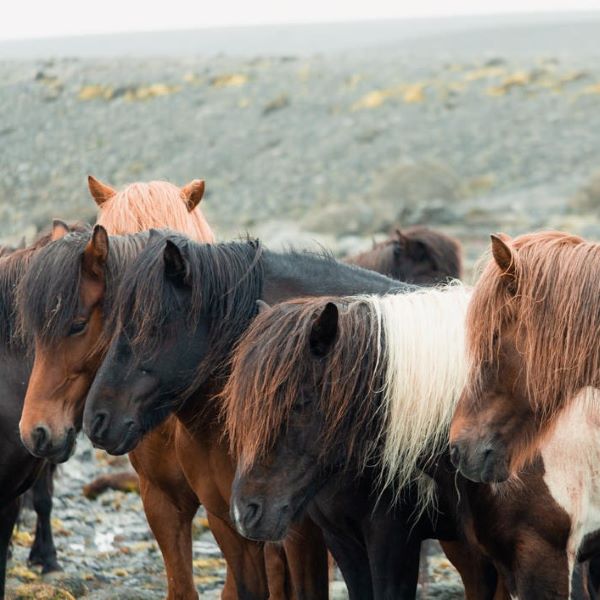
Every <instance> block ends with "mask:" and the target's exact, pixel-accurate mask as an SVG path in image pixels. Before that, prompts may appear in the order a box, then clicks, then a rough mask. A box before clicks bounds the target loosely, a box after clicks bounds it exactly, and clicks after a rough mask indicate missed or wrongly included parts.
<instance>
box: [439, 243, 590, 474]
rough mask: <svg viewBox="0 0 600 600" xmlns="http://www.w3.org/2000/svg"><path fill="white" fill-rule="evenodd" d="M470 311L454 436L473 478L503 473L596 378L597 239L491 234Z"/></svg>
mask: <svg viewBox="0 0 600 600" xmlns="http://www.w3.org/2000/svg"><path fill="white" fill-rule="evenodd" d="M492 257H493V258H492V260H490V261H489V262H488V264H487V266H486V267H485V270H484V271H483V273H482V275H481V278H480V280H479V282H478V284H477V286H476V288H475V293H474V296H473V303H472V305H471V308H470V310H469V315H468V320H467V335H468V343H469V352H470V355H471V359H472V369H471V374H470V376H469V385H468V387H467V388H466V390H465V393H464V395H463V397H462V399H461V401H460V403H459V405H458V409H457V412H456V415H455V418H454V422H453V426H452V432H451V442H452V444H453V454H454V457H455V460H456V461H457V462H459V463H460V468H461V470H462V471H463V473H464V474H465V475H466V476H467V477H470V478H472V479H474V480H481V481H503V480H505V479H507V478H508V477H509V476H510V475H512V474H515V473H517V472H518V471H519V470H520V469H521V468H522V467H523V465H525V464H527V463H528V462H529V461H530V460H531V458H532V457H533V456H535V455H536V453H537V452H538V451H539V448H540V445H541V444H542V443H543V440H544V438H545V437H546V436H547V435H548V434H549V433H551V431H552V428H553V426H554V424H555V423H556V421H557V419H558V418H559V417H560V416H561V414H562V412H563V411H564V410H565V409H566V408H567V407H568V406H570V404H571V403H572V402H573V401H576V398H577V394H578V392H579V391H580V390H581V389H582V388H584V387H586V386H595V387H598V385H600V344H598V341H597V337H598V332H600V308H598V306H599V304H600V244H596V243H590V242H586V241H585V240H583V239H582V238H580V237H577V236H573V235H569V234H567V233H560V232H544V233H533V234H526V235H523V236H520V237H518V238H516V239H515V240H510V238H508V237H507V236H503V235H498V236H492Z"/></svg>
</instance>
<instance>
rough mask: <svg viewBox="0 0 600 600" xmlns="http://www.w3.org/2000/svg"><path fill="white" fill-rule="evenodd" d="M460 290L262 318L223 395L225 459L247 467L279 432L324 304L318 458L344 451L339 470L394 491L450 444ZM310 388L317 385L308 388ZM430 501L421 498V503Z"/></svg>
mask: <svg viewBox="0 0 600 600" xmlns="http://www.w3.org/2000/svg"><path fill="white" fill-rule="evenodd" d="M468 298H469V291H468V290H466V289H465V288H464V287H463V286H461V285H451V286H449V287H445V288H439V289H428V290H422V291H418V292H413V293H407V294H398V295H389V296H363V297H353V298H341V299H340V298H335V299H332V298H317V299H302V300H296V301H292V302H286V303H282V304H280V305H277V306H276V307H274V308H273V309H272V310H271V311H268V312H266V313H263V314H261V315H260V316H259V317H258V318H257V319H256V320H255V321H254V323H253V324H252V326H251V328H250V329H249V331H248V332H247V334H246V335H245V336H244V338H243V339H242V340H241V341H240V343H239V345H238V348H237V351H236V353H235V355H234V357H233V362H232V372H231V375H230V377H229V380H228V383H227V385H226V387H225V389H224V391H223V394H222V395H223V400H224V414H225V420H226V428H227V431H228V433H229V437H230V443H231V449H232V452H233V453H234V455H235V456H236V457H238V459H239V461H240V462H239V463H238V464H239V465H240V467H241V468H242V469H248V468H250V467H251V465H252V464H253V463H254V462H255V461H257V460H260V459H261V458H262V457H264V456H265V454H266V453H267V452H268V451H269V450H270V449H271V448H272V447H273V445H274V444H275V442H276V438H277V436H279V435H281V434H282V432H284V431H285V427H286V422H287V420H288V418H289V416H290V414H291V411H292V408H293V406H294V402H295V400H296V399H297V398H298V396H299V395H300V393H301V390H302V387H303V386H304V385H305V384H306V383H305V382H306V381H307V380H308V381H310V379H308V378H311V377H313V380H314V371H313V369H312V366H311V361H314V360H315V359H314V358H313V357H311V356H310V354H309V349H308V348H309V343H308V340H309V335H310V331H311V328H312V324H313V322H314V320H315V319H316V317H317V315H318V314H320V312H321V310H322V309H323V307H324V306H325V304H326V303H327V302H330V301H335V302H336V304H337V305H338V307H339V309H340V317H339V323H338V327H339V329H338V335H337V338H336V342H335V344H334V346H333V348H332V350H331V351H330V353H329V354H328V355H327V356H326V357H325V358H324V359H323V360H324V361H325V363H324V365H323V368H324V375H323V378H322V380H321V381H320V382H318V385H319V391H320V396H319V405H318V407H317V408H315V410H318V411H320V412H319V414H321V415H322V416H323V421H324V426H323V431H324V433H323V437H322V439H320V440H319V442H318V443H319V448H320V458H321V460H325V458H326V457H327V455H328V454H330V453H331V451H332V449H333V448H335V447H336V445H338V444H343V446H344V452H343V454H344V455H345V456H346V463H347V465H346V466H354V467H356V466H359V467H366V466H377V467H378V468H379V470H380V473H381V482H382V486H393V487H394V488H395V489H396V490H397V491H399V490H400V489H401V488H402V487H403V486H404V485H406V484H408V483H411V482H415V481H417V479H418V475H419V474H418V472H417V471H418V469H417V467H418V465H419V464H422V463H424V462H425V463H426V462H427V461H428V460H430V459H431V458H432V457H434V456H436V455H437V454H438V453H439V452H441V451H442V450H443V449H444V448H445V447H446V445H447V432H448V428H449V424H450V420H451V417H452V414H453V411H454V407H455V404H456V402H457V400H458V396H459V394H460V391H461V389H462V385H463V383H464V381H465V378H466V373H467V368H466V360H465V352H464V340H463V338H464V317H465V313H466V307H467V303H468ZM315 383H316V382H315ZM429 499H430V498H424V500H425V501H427V500H429Z"/></svg>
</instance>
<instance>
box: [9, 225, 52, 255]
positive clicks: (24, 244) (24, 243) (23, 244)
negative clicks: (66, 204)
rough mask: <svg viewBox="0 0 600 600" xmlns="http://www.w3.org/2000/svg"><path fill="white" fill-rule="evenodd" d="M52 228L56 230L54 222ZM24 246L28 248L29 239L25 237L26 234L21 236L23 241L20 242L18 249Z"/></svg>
mask: <svg viewBox="0 0 600 600" xmlns="http://www.w3.org/2000/svg"><path fill="white" fill-rule="evenodd" d="M52 229H53V230H54V224H53V227H52ZM53 232H54V231H53ZM24 248H27V239H26V238H25V236H23V237H22V238H21V241H20V242H19V245H18V246H17V250H23V249H24Z"/></svg>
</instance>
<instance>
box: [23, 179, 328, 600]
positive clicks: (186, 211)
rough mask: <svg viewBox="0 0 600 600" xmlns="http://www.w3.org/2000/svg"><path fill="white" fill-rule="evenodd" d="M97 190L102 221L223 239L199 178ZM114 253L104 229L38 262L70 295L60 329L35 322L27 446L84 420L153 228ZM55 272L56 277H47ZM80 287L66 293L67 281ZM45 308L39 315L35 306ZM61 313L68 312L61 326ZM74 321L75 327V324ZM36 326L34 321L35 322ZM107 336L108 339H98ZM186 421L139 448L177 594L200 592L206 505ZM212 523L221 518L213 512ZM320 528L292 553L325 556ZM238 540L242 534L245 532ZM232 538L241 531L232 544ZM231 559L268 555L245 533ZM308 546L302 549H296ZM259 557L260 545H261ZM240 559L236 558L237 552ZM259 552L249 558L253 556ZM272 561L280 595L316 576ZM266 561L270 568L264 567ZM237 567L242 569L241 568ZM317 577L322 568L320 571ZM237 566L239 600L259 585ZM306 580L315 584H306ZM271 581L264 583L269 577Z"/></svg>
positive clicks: (48, 446)
mask: <svg viewBox="0 0 600 600" xmlns="http://www.w3.org/2000/svg"><path fill="white" fill-rule="evenodd" d="M88 181H89V187H90V192H91V194H92V196H93V197H94V199H95V201H96V202H97V204H98V206H99V208H100V216H99V219H98V220H99V222H101V223H103V224H104V225H106V226H107V227H110V228H111V229H112V230H116V231H119V232H126V231H128V230H130V231H133V230H136V229H140V230H144V229H146V228H148V227H151V226H152V225H155V224H157V215H158V217H159V219H164V220H165V221H166V222H167V224H170V225H171V226H173V227H176V228H177V229H178V230H182V231H185V232H186V233H188V234H189V235H193V236H194V237H195V238H196V239H199V240H201V241H208V242H211V241H214V237H213V235H212V232H211V231H210V229H209V227H208V225H207V223H206V220H205V219H204V217H203V215H202V213H201V212H200V210H199V208H198V207H197V206H198V204H199V202H200V200H201V198H202V194H203V192H204V182H203V181H201V180H194V181H192V182H191V183H190V184H188V185H186V186H184V187H183V188H181V189H180V188H177V187H175V186H174V185H172V184H170V183H167V182H161V181H153V182H150V183H135V184H130V185H129V186H127V187H125V188H124V189H123V190H121V191H118V192H117V191H115V190H113V189H112V188H111V187H109V186H107V185H106V184H103V183H101V182H99V181H98V180H97V179H95V178H93V177H89V180H88ZM112 239H113V243H112V246H111V248H112V252H110V251H109V242H108V238H107V237H106V234H105V232H104V230H103V229H98V230H96V232H95V234H94V235H93V236H92V238H91V239H90V236H89V234H88V236H87V245H85V243H84V240H82V239H67V240H64V244H63V245H62V246H60V245H59V246H57V247H54V248H52V250H49V252H48V255H47V256H46V257H45V258H43V259H41V260H40V262H39V263H38V264H37V267H36V268H37V270H36V275H32V277H31V278H30V282H29V283H30V284H31V283H32V281H35V280H36V279H37V280H38V281H48V280H49V281H51V282H52V283H51V284H50V283H48V285H49V287H48V288H47V289H46V293H47V297H46V298H45V299H46V300H47V301H50V302H52V301H53V300H52V298H53V297H61V298H66V297H69V298H70V302H62V304H61V306H60V309H59V310H57V311H56V312H55V313H54V314H53V319H54V327H52V326H48V323H46V324H44V323H42V322H39V321H37V322H36V325H37V326H35V325H34V326H31V329H32V330H33V334H34V338H35V339H36V346H37V348H36V362H35V364H34V379H33V380H32V383H31V385H30V387H29V390H28V393H27V398H26V402H25V408H24V411H23V417H22V421H21V431H22V435H23V439H24V441H25V443H28V444H29V446H30V448H31V450H32V451H33V452H37V453H41V454H44V453H51V452H52V448H53V446H54V445H57V444H58V445H59V446H61V445H62V440H61V436H60V431H61V430H62V431H64V430H69V429H70V428H71V427H76V428H77V427H79V425H80V422H81V414H82V412H83V404H84V401H85V395H86V393H87V390H88V388H89V385H90V383H91V381H92V379H93V377H94V374H95V371H96V368H97V365H98V361H99V360H100V357H101V356H102V353H103V347H102V339H101V338H100V333H101V332H102V330H103V327H104V318H103V316H104V314H106V313H107V311H108V310H109V307H110V303H111V301H112V298H113V296H114V292H115V290H116V286H117V285H118V282H119V273H120V269H123V268H124V267H125V266H126V264H127V262H128V261H129V260H131V258H132V257H133V256H134V255H135V254H136V253H137V252H138V251H139V249H140V248H141V246H142V245H143V244H145V243H146V241H147V235H141V236H134V237H133V238H129V239H128V238H112ZM46 277H47V278H48V279H46ZM72 281H79V282H80V286H81V287H80V288H79V289H78V288H73V283H72ZM65 286H66V287H68V288H72V289H71V291H70V292H69V293H68V294H66V293H64V291H63V288H64V287H65ZM35 290H37V293H38V296H39V287H36V285H35V284H32V285H29V284H28V283H27V282H26V283H25V284H24V286H23V293H24V294H26V295H27V294H29V293H30V292H31V293H33V292H35ZM35 314H39V313H35ZM61 319H66V321H64V322H63V326H62V330H61V326H60V325H57V322H60V321H61ZM67 323H68V326H67ZM30 325H31V323H30ZM99 338H100V339H99ZM38 428H40V429H44V430H45V431H46V432H49V433H48V434H47V435H45V437H44V441H45V443H44V444H43V445H42V447H36V446H35V440H34V439H32V433H35V431H36V430H37V429H38ZM178 436H181V427H180V426H179V425H178V421H177V420H176V419H175V418H171V419H168V420H167V421H166V422H165V423H164V424H163V425H162V426H161V427H160V428H158V429H157V430H156V431H155V432H153V434H152V435H149V436H147V437H146V438H145V440H144V441H143V443H142V444H140V446H139V447H138V448H136V450H135V451H134V452H132V453H131V454H130V459H131V461H132V464H133V465H134V467H135V468H136V471H137V472H138V474H139V476H140V488H141V495H142V499H143V502H144V507H145V511H146V515H147V517H148V521H149V524H150V527H151V529H152V530H153V532H154V534H155V536H156V538H157V540H158V542H159V546H160V547H161V550H162V552H163V557H164V559H165V564H166V568H167V578H168V582H169V597H170V598H171V597H177V598H192V597H196V592H195V586H194V583H193V576H192V560H191V559H192V550H191V544H192V539H191V522H192V519H193V517H194V515H195V513H196V510H197V508H198V505H199V500H198V498H197V496H196V494H195V493H194V491H193V489H192V488H191V487H190V484H189V483H188V480H187V479H186V477H185V474H184V471H183V468H182V466H181V464H180V459H179V458H178V457H177V456H176V454H175V447H176V442H175V440H176V439H177V437H178ZM208 517H209V521H210V522H211V523H213V522H214V521H215V518H214V517H213V516H212V515H211V514H210V511H209V514H208ZM313 530H314V527H310V528H309V530H308V531H307V532H304V531H302V530H301V529H299V532H300V533H302V534H303V535H304V536H305V539H306V540H307V541H304V540H303V541H302V543H301V544H298V543H295V542H290V544H289V545H290V547H291V549H290V553H293V552H297V553H298V554H304V555H306V554H307V553H308V552H310V551H311V548H310V545H311V544H312V545H313V546H314V547H315V550H314V552H316V553H317V555H318V556H321V555H322V554H323V550H322V549H321V548H320V546H319V536H318V535H314V531H313ZM238 537H239V536H238ZM229 538H233V541H231V540H230V539H229ZM219 541H220V543H221V546H222V547H223V545H226V548H223V550H224V554H225V556H226V557H229V558H230V563H231V561H232V560H233V561H234V564H235V561H237V562H238V563H239V562H240V560H241V561H242V562H243V561H247V560H261V559H260V558H257V557H256V556H257V550H256V546H257V544H254V543H249V542H247V541H246V540H243V539H242V538H239V539H236V534H235V532H232V535H231V536H229V537H225V536H222V537H221V539H220V540H219ZM298 545H300V546H301V550H299V551H297V550H296V546H298ZM259 554H260V552H259ZM232 555H233V556H234V557H235V558H234V559H231V556H232ZM248 555H249V556H250V557H251V558H250V559H248V558H245V557H246V556H248ZM268 560H269V564H267V566H266V568H267V569H268V572H269V577H270V578H269V589H270V593H271V596H272V597H274V598H284V597H287V596H288V595H289V589H287V588H289V587H290V583H289V581H288V580H289V578H290V574H289V573H288V572H287V571H288V570H290V571H291V578H292V579H293V580H295V582H294V583H295V585H296V586H297V587H298V588H299V591H300V592H301V591H302V587H303V586H304V585H310V578H311V575H310V574H309V573H307V570H306V569H304V567H303V563H304V557H303V559H302V562H299V561H298V560H297V559H295V558H294V556H293V555H292V556H291V557H289V558H288V562H289V561H291V562H293V563H294V564H293V565H291V568H289V569H288V565H287V564H286V560H285V557H284V556H283V555H282V554H281V551H280V550H279V549H278V548H275V547H269V548H268ZM264 568H265V567H261V569H259V570H262V571H264ZM234 570H236V569H234ZM317 576H318V575H317ZM245 577H246V578H248V575H247V574H246V575H244V574H243V573H241V572H240V569H239V567H238V568H237V573H236V579H234V578H233V575H232V573H231V571H230V570H229V569H228V579H227V581H226V584H225V589H224V592H223V596H224V597H226V598H235V597H236V595H237V594H236V589H235V588H236V587H238V588H241V587H247V588H248V589H252V586H253V585H254V586H255V585H256V584H255V583H254V576H253V575H252V574H250V575H249V577H250V581H246V580H245ZM304 579H306V580H307V581H306V583H305V581H304ZM261 585H262V584H261Z"/></svg>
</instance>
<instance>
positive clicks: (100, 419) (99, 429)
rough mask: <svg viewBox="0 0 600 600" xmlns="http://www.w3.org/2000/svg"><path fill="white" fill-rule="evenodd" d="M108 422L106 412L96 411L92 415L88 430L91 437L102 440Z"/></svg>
mask: <svg viewBox="0 0 600 600" xmlns="http://www.w3.org/2000/svg"><path fill="white" fill-rule="evenodd" d="M107 421H108V413H107V412H106V411H98V412H97V413H96V414H95V415H94V419H93V421H92V427H91V430H90V433H91V436H92V437H93V438H94V439H96V440H102V438H103V437H104V435H105V434H106V429H107V428H106V423H107Z"/></svg>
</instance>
